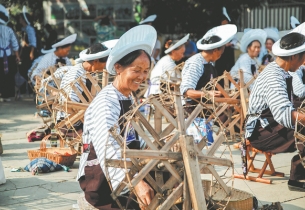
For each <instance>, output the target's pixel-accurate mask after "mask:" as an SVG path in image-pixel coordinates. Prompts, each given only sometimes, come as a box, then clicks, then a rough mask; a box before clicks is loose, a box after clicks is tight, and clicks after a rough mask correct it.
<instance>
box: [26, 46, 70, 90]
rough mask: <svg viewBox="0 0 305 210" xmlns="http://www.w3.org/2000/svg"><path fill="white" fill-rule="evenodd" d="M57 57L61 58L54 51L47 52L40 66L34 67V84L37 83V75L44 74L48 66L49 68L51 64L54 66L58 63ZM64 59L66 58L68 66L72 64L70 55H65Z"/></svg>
mask: <svg viewBox="0 0 305 210" xmlns="http://www.w3.org/2000/svg"><path fill="white" fill-rule="evenodd" d="M56 59H59V57H57V56H56V55H55V53H54V52H50V53H48V54H45V55H44V56H43V57H42V59H41V60H40V62H39V64H38V66H37V67H36V68H35V69H34V71H33V73H32V77H31V81H32V83H33V84H35V80H34V77H35V76H40V77H41V76H42V75H43V72H44V71H45V70H46V69H47V68H49V67H51V66H54V65H55V64H56ZM63 59H65V60H66V66H71V65H72V64H71V62H70V60H69V58H68V57H64V58H63Z"/></svg>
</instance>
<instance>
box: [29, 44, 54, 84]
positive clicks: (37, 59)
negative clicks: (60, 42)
mask: <svg viewBox="0 0 305 210" xmlns="http://www.w3.org/2000/svg"><path fill="white" fill-rule="evenodd" d="M54 51H55V48H50V49H48V48H47V49H41V55H40V56H39V57H38V58H36V59H35V60H34V61H33V63H32V66H31V68H30V69H29V70H28V78H29V81H31V80H30V78H31V77H32V73H33V71H34V69H35V68H36V67H37V66H38V64H39V62H40V60H41V59H42V57H43V56H44V55H46V54H48V53H51V52H54Z"/></svg>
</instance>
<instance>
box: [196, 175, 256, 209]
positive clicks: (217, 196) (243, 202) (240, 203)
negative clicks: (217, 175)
mask: <svg viewBox="0 0 305 210" xmlns="http://www.w3.org/2000/svg"><path fill="white" fill-rule="evenodd" d="M202 185H203V188H204V194H205V195H206V196H208V195H209V194H212V195H213V200H214V201H216V202H219V201H220V203H222V204H223V205H226V204H227V203H228V205H227V206H226V210H235V209H242V210H252V209H253V195H252V194H250V193H248V192H245V191H242V190H238V189H234V188H232V189H231V190H232V191H231V195H230V196H227V194H226V193H225V191H224V190H223V189H222V188H221V187H220V186H219V185H218V184H216V185H213V188H212V190H211V181H209V180H202ZM228 200H229V202H228Z"/></svg>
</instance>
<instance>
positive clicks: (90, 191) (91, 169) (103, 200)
mask: <svg viewBox="0 0 305 210" xmlns="http://www.w3.org/2000/svg"><path fill="white" fill-rule="evenodd" d="M119 102H120V106H121V112H120V117H119V119H120V118H121V116H123V115H124V114H125V113H126V112H128V111H129V110H130V106H131V100H119ZM120 120H123V119H120ZM123 126H124V125H123V124H122V123H121V121H120V128H121V130H123ZM122 133H124V130H123V132H122ZM135 134H136V137H138V135H137V133H136V132H135ZM86 147H88V145H86ZM128 148H130V149H140V142H139V141H132V142H130V143H129V144H128ZM86 149H87V150H89V151H90V152H89V155H88V159H87V161H92V160H93V161H94V160H97V155H96V152H95V149H94V146H93V144H92V142H91V143H90V144H89V148H86ZM97 162H98V161H97ZM79 184H80V187H81V188H82V190H83V191H84V193H85V198H86V200H87V202H88V203H90V204H91V205H92V206H94V207H95V208H97V209H103V206H105V205H109V204H112V207H114V208H118V206H117V205H116V202H115V201H114V200H113V199H112V197H111V195H110V194H111V193H112V191H111V189H110V186H109V183H108V181H107V179H106V176H105V174H104V172H103V170H102V168H101V166H100V164H99V163H98V164H96V165H93V166H85V176H82V177H81V178H80V179H79ZM126 196H127V197H128V195H126ZM118 199H119V200H120V202H121V204H122V205H123V206H124V205H126V203H129V206H128V207H129V208H130V207H131V208H135V209H139V207H138V204H137V203H135V202H132V201H130V200H129V199H128V198H125V197H119V198H118Z"/></svg>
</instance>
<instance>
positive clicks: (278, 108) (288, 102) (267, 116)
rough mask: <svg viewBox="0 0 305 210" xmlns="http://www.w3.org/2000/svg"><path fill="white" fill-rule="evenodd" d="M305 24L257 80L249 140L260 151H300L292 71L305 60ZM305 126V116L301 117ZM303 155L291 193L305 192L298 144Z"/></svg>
mask: <svg viewBox="0 0 305 210" xmlns="http://www.w3.org/2000/svg"><path fill="white" fill-rule="evenodd" d="M303 34H305V23H303V24H301V25H300V26H298V27H297V28H295V29H294V30H293V31H291V32H290V33H289V34H287V35H285V36H284V37H283V38H282V39H281V40H279V41H277V42H276V43H275V44H274V45H273V47H272V52H273V53H274V54H275V55H276V56H277V58H276V60H275V61H274V62H272V63H270V64H268V65H267V67H266V68H265V69H264V71H263V72H262V73H261V74H260V75H259V76H258V77H257V79H256V82H255V84H254V86H253V88H252V91H251V94H250V99H249V109H248V115H247V121H246V126H245V138H246V139H248V140H249V141H250V143H251V145H252V146H253V147H254V148H256V149H259V150H262V151H266V152H271V153H282V152H293V151H295V150H296V144H295V139H294V136H293V134H294V130H293V128H294V124H295V121H296V118H297V114H298V113H297V112H296V111H295V108H294V106H293V96H292V77H291V76H290V74H289V73H288V71H291V72H294V71H296V70H297V69H298V68H299V67H300V66H301V65H302V64H303V63H304V60H305V36H304V35H303ZM298 118H299V119H301V121H303V123H305V115H304V114H302V113H299V116H298ZM297 149H298V150H299V154H298V155H295V156H294V157H293V158H292V161H291V171H290V179H289V181H288V186H289V189H290V190H303V191H304V190H305V185H304V183H303V182H299V180H304V179H305V169H304V166H303V165H302V162H301V158H300V156H302V157H304V154H305V152H304V145H303V144H298V146H297Z"/></svg>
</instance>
